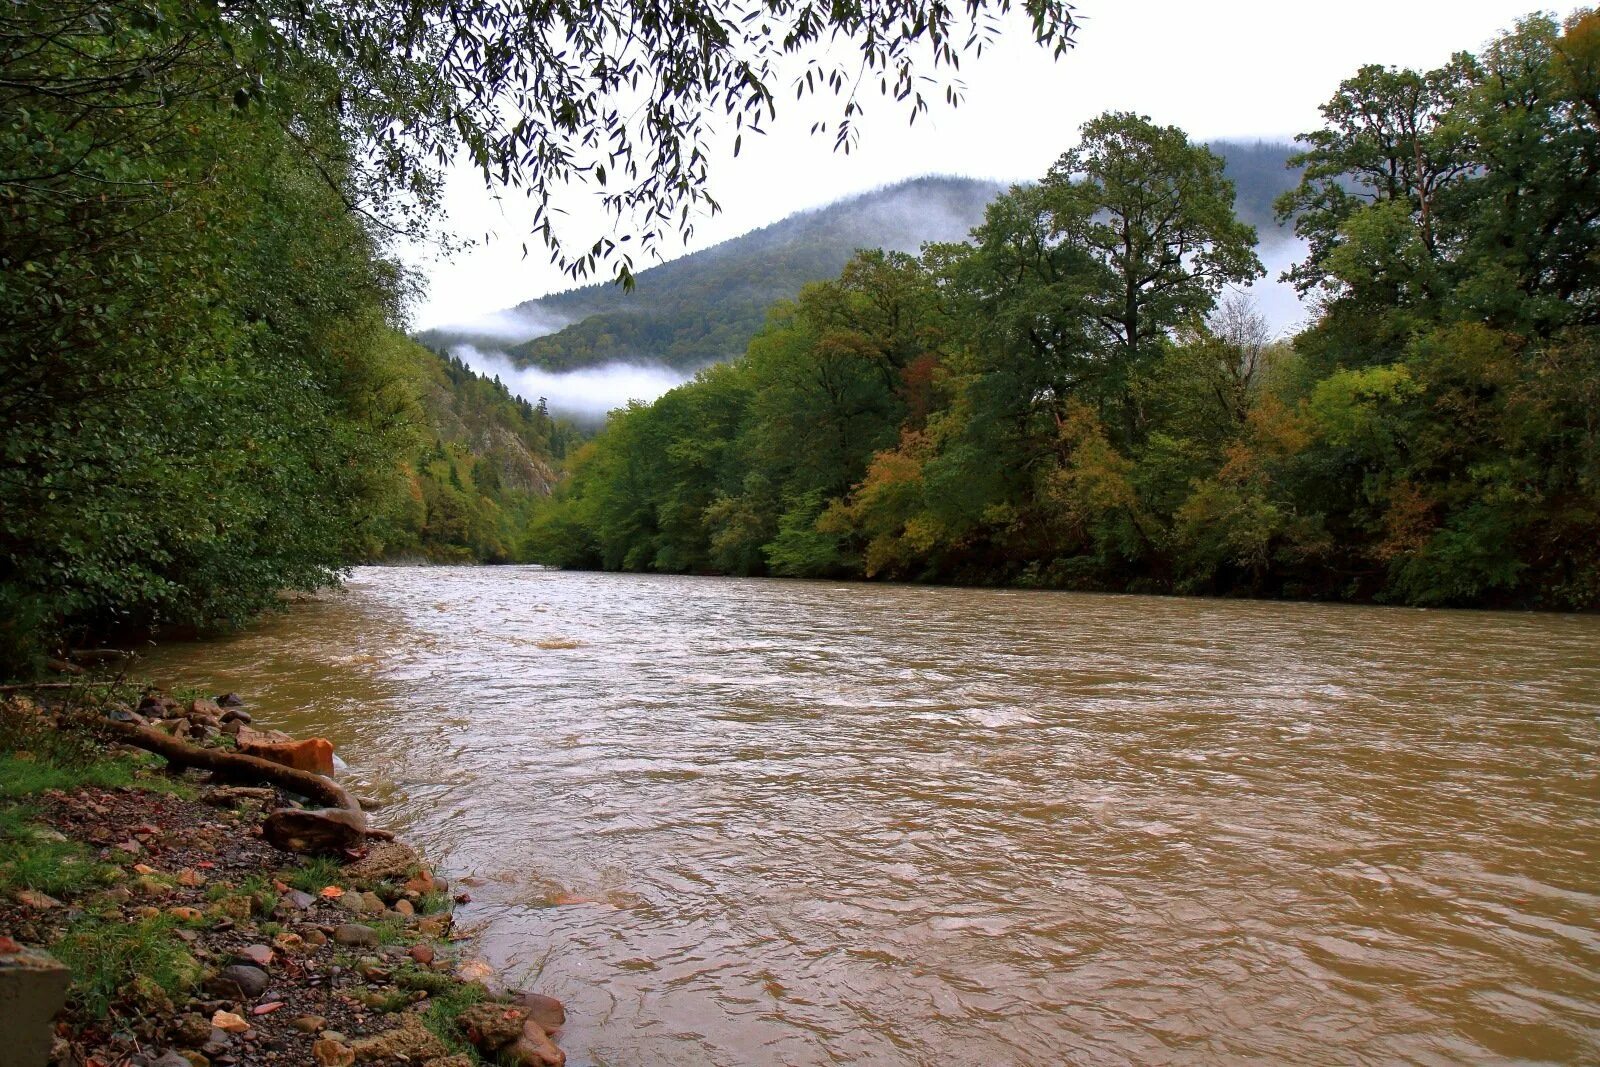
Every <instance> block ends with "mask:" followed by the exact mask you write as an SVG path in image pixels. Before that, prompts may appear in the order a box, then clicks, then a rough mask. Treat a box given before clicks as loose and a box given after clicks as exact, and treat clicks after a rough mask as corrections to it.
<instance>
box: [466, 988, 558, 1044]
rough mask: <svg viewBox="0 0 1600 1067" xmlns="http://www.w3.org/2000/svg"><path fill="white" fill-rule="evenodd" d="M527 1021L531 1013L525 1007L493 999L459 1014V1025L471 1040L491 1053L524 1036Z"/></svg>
mask: <svg viewBox="0 0 1600 1067" xmlns="http://www.w3.org/2000/svg"><path fill="white" fill-rule="evenodd" d="M527 1021H528V1013H527V1012H526V1011H524V1010H523V1009H521V1008H519V1007H517V1006H516V1005H508V1004H497V1003H494V1002H492V1001H488V1002H484V1003H479V1004H474V1005H472V1006H471V1007H470V1008H468V1009H467V1010H466V1011H463V1012H462V1013H461V1014H460V1015H459V1016H457V1017H456V1025H457V1026H459V1027H461V1031H462V1033H464V1034H466V1035H467V1040H468V1041H470V1042H472V1043H473V1044H474V1045H476V1046H477V1047H478V1048H480V1049H482V1050H483V1051H484V1052H491V1053H492V1052H495V1051H497V1050H499V1049H502V1048H505V1047H506V1046H507V1045H509V1044H511V1043H512V1042H513V1041H515V1040H517V1039H518V1038H519V1037H521V1036H522V1028H523V1025H524V1024H525V1023H526V1022H527ZM541 1033H542V1031H541Z"/></svg>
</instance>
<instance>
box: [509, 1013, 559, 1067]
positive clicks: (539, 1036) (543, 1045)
mask: <svg viewBox="0 0 1600 1067" xmlns="http://www.w3.org/2000/svg"><path fill="white" fill-rule="evenodd" d="M501 1056H502V1058H505V1059H509V1060H510V1061H511V1062H512V1063H514V1064H516V1065H517V1067H566V1063H567V1054H566V1053H565V1052H562V1051H561V1050H560V1049H558V1048H556V1046H555V1043H554V1042H552V1041H551V1040H550V1035H549V1034H546V1033H545V1032H544V1028H543V1027H541V1026H540V1025H539V1024H538V1023H536V1022H534V1021H533V1020H531V1019H530V1020H528V1022H527V1023H526V1024H524V1025H523V1027H522V1036H520V1037H518V1038H517V1039H516V1041H514V1042H512V1043H511V1045H510V1047H508V1048H507V1049H505V1050H504V1051H503V1052H502V1053H501Z"/></svg>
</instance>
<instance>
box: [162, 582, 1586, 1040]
mask: <svg viewBox="0 0 1600 1067" xmlns="http://www.w3.org/2000/svg"><path fill="white" fill-rule="evenodd" d="M145 667H146V669H147V670H148V671H149V673H150V674H152V676H154V677H156V678H157V679H159V680H161V681H164V682H166V683H168V684H174V685H178V684H193V685H198V686H202V687H204V688H206V689H207V690H208V691H218V692H220V691H223V690H227V689H238V690H240V691H241V692H242V694H243V695H244V696H245V698H246V700H247V701H248V702H249V706H250V708H251V710H252V711H254V712H255V713H257V715H258V716H259V717H260V719H261V720H262V721H264V722H265V723H266V724H268V725H271V726H278V727H282V728H284V729H288V730H290V731H291V732H295V733H298V734H312V733H315V734H322V735H325V736H327V737H330V738H332V739H333V741H334V742H335V744H336V745H337V746H338V750H339V752H340V754H341V755H342V756H343V757H344V758H345V759H346V760H347V761H348V762H349V763H350V765H351V769H350V771H349V772H348V777H349V779H350V780H352V781H353V782H354V784H355V787H356V788H357V791H358V792H359V793H361V794H362V795H365V796H369V797H373V798H375V799H377V800H379V801H381V802H382V803H383V804H384V807H383V808H382V809H381V810H379V811H378V812H377V814H376V816H375V817H376V818H377V820H378V821H379V822H381V823H382V824H384V825H387V826H390V827H392V828H395V829H399V830H402V831H404V832H405V833H406V834H407V835H408V836H409V837H410V839H412V840H413V841H415V842H416V843H418V844H420V845H421V846H423V847H424V848H425V849H426V850H427V851H428V853H429V854H430V856H431V857H432V858H433V859H435V860H436V861H437V864H438V866H439V867H440V868H441V870H442V871H443V872H444V873H445V874H447V875H448V876H451V877H453V878H456V879H458V880H459V879H461V878H463V877H464V876H465V877H468V878H470V879H473V880H475V881H480V882H481V884H477V885H476V886H475V887H474V888H473V889H472V890H471V892H472V894H473V897H474V899H473V901H472V903H470V904H468V905H466V906H464V907H462V908H460V909H459V910H458V913H457V916H458V920H459V921H460V922H462V923H464V924H465V925H467V926H469V927H470V928H472V929H474V930H475V931H477V932H478V934H479V939H480V940H479V947H480V951H481V953H482V955H483V956H484V957H485V958H487V959H488V960H489V961H490V962H492V963H494V964H496V965H497V966H500V967H501V968H503V969H504V970H505V971H506V973H507V974H508V976H509V977H510V978H511V979H513V980H515V981H517V982H520V983H521V984H523V985H524V986H525V987H527V988H535V989H538V990H540V991H542V992H546V993H549V994H552V995H554V996H557V997H560V998H561V999H562V1000H563V1001H565V1002H566V1004H567V1008H568V1013H569V1020H570V1021H569V1023H568V1025H567V1027H566V1028H565V1029H564V1030H563V1032H562V1033H561V1035H560V1041H561V1044H562V1046H563V1047H564V1048H565V1049H566V1051H567V1053H568V1056H569V1062H570V1063H572V1064H573V1065H574V1067H581V1065H607V1067H631V1065H658V1064H680V1065H684V1067H691V1065H692V1067H703V1065H729V1067H735V1065H737V1067H744V1065H754V1064H763V1065H764V1064H774V1065H778V1064H781V1065H793V1067H802V1065H812V1064H839V1063H850V1064H983V1065H996V1064H1039V1065H1055V1064H1067V1063H1085V1064H1101V1063H1119V1062H1137V1063H1146V1064H1153V1063H1196V1062H1199V1063H1224V1062H1226V1063H1233V1062H1240V1061H1254V1062H1284V1061H1297V1062H1308V1063H1309V1062H1316V1063H1392V1062H1397V1061H1402V1062H1415V1063H1463V1062H1504V1061H1535V1062H1552V1063H1576V1062H1588V1063H1594V1062H1597V1061H1600V618H1596V617H1577V616H1558V615H1518V614H1498V613H1470V612H1429V611H1413V610H1404V609H1385V608H1368V607H1348V606H1327V605H1308V604H1287V603H1266V602H1238V601H1211V600H1184V599H1159V598H1147V597H1128V596H1093V595H1079V594H1069V593H1045V592H1021V591H995V590H972V589H937V588H920V587H904V586H886V585H838V584H831V583H815V582H780V581H762V580H748V581H746V580H732V579H713V578H681V577H657V576H618V575H598V574H579V573H565V572H555V571H545V570H540V569H538V568H465V567H463V568H443V567H440V568H399V567H396V568H363V569H359V570H357V571H356V572H355V574H354V575H353V577H352V579H351V580H350V582H349V583H348V584H347V586H346V587H345V588H344V589H343V590H342V591H341V592H338V593H334V594H329V595H325V596H320V597H317V598H313V599H311V600H309V601H307V602H305V603H303V604H301V605H299V606H297V607H296V608H294V609H293V610H291V611H289V612H287V613H285V614H283V615H281V616H279V617H277V618H274V619H272V620H269V621H268V622H267V623H265V624H264V625H261V626H259V627H257V628H255V629H252V630H250V631H248V632H246V633H243V634H240V635H236V636H233V637H230V638H226V639H222V640H216V641H211V642H203V643H196V644H173V645H167V646H163V647H160V648H157V649H155V650H154V651H153V652H152V653H151V654H150V655H149V657H148V659H147V662H146V664H145Z"/></svg>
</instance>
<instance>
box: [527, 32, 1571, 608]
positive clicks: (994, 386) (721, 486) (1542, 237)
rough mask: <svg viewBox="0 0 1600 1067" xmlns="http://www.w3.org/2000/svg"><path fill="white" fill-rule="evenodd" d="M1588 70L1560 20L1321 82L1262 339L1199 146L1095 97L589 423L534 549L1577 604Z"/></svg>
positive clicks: (671, 564) (1210, 165)
mask: <svg viewBox="0 0 1600 1067" xmlns="http://www.w3.org/2000/svg"><path fill="white" fill-rule="evenodd" d="M1597 79H1600V19H1597V17H1596V16H1595V15H1593V14H1588V13H1579V14H1578V15H1576V16H1574V17H1573V18H1572V19H1571V20H1569V21H1568V23H1567V24H1566V25H1565V27H1564V28H1563V27H1561V26H1558V25H1556V24H1555V23H1554V22H1553V21H1552V20H1550V19H1548V18H1545V17H1543V16H1537V17H1533V18H1530V19H1528V20H1525V21H1524V22H1523V23H1521V24H1519V25H1518V27H1517V28H1516V29H1515V30H1513V31H1512V32H1511V33H1509V34H1507V35H1505V36H1504V37H1503V38H1501V39H1499V40H1497V41H1495V42H1493V43H1492V44H1491V45H1490V46H1489V48H1488V49H1487V50H1486V53H1485V55H1484V56H1483V57H1482V58H1478V57H1473V56H1468V55H1458V56H1457V57H1455V58H1454V59H1453V60H1452V61H1451V63H1450V64H1449V65H1447V66H1446V67H1445V68H1442V69H1441V70H1438V71H1433V72H1429V73H1426V74H1419V73H1415V72H1409V71H1395V70H1389V69H1385V68H1379V67H1367V68H1363V69H1362V70H1361V71H1360V72H1358V74H1357V75H1356V76H1355V77H1354V78H1352V79H1350V80H1349V81H1347V82H1345V83H1344V84H1343V85H1342V86H1341V87H1340V90H1339V93H1338V94H1337V95H1336V96H1335V98H1334V99H1333V100H1332V101H1330V103H1329V104H1328V105H1327V106H1326V107H1325V108H1324V115H1325V117H1326V119H1327V125H1326V127H1325V128H1324V129H1322V130H1319V131H1317V132H1315V133H1313V134H1310V135H1307V136H1306V137H1305V138H1303V139H1302V140H1303V142H1304V144H1305V145H1306V151H1305V152H1304V153H1303V154H1302V155H1301V156H1300V157H1299V158H1298V159H1297V160H1296V161H1295V162H1296V164H1297V165H1298V166H1300V167H1301V168H1302V169H1301V172H1300V176H1299V183H1298V185H1295V186H1294V187H1293V188H1292V189H1291V190H1290V191H1289V192H1288V193H1287V194H1286V195H1285V196H1284V197H1283V199H1282V201H1281V205H1282V207H1283V210H1284V211H1285V212H1286V213H1287V214H1289V215H1292V216H1293V218H1294V221H1295V224H1296V226H1297V228H1298V229H1299V231H1300V233H1301V234H1302V236H1304V237H1306V238H1307V239H1308V241H1309V244H1310V253H1309V256H1308V258H1307V260H1306V262H1305V263H1304V264H1302V265H1301V266H1300V267H1299V268H1297V270H1296V271H1295V277H1296V278H1297V280H1298V281H1299V283H1300V284H1301V285H1302V286H1303V287H1305V288H1306V289H1308V290H1311V289H1314V290H1316V291H1317V292H1318V295H1319V297H1320V307H1321V315H1320V317H1319V318H1318V319H1317V320H1316V321H1315V322H1314V323H1313V324H1312V325H1311V326H1310V327H1309V328H1308V329H1307V330H1306V331H1305V332H1303V333H1302V334H1301V335H1300V336H1298V337H1296V338H1295V339H1294V340H1293V342H1292V343H1286V342H1280V341H1274V340H1273V339H1272V338H1271V336H1270V335H1269V333H1268V331H1267V329H1266V327H1265V324H1264V323H1263V322H1262V321H1261V320H1260V318H1259V316H1257V315H1255V314H1254V312H1253V311H1252V310H1251V309H1250V307H1249V306H1248V304H1247V303H1245V302H1243V301H1241V300H1239V299H1236V298H1228V299H1221V298H1222V296H1223V293H1224V290H1225V288H1226V287H1227V286H1229V285H1234V284H1237V283H1240V282H1243V281H1247V280H1249V279H1250V278H1252V277H1255V276H1257V275H1258V274H1259V272H1260V266H1259V263H1258V262H1257V261H1256V258H1255V255H1254V253H1253V251H1252V246H1253V242H1254V234H1253V233H1252V231H1251V228H1250V227H1249V226H1247V225H1245V224H1243V223H1241V222H1239V221H1238V219H1237V218H1236V216H1235V208H1236V205H1237V203H1238V200H1237V198H1236V197H1235V195H1234V190H1233V189H1232V187H1231V185H1230V184H1229V182H1228V181H1227V180H1226V178H1225V176H1224V170H1223V165H1222V161H1221V160H1220V159H1219V158H1218V157H1217V156H1216V155H1215V154H1213V153H1211V152H1210V151H1208V150H1207V149H1205V148H1203V147H1200V146H1196V145H1193V144H1190V143H1189V142H1188V140H1187V138H1186V137H1185V136H1184V135H1183V134H1182V132H1181V131H1178V130H1175V129H1172V128H1170V127H1160V126H1157V125H1155V124H1153V123H1151V122H1149V121H1148V120H1146V119H1144V118H1141V117H1139V116H1133V115H1127V114H1108V115H1105V116H1102V117H1100V118H1098V119H1095V120H1093V121H1092V122H1090V123H1089V124H1087V125H1086V126H1085V127H1084V131H1083V139H1082V141H1081V143H1080V144H1079V145H1078V147H1076V148H1074V149H1073V150H1072V151H1071V152H1069V153H1067V154H1066V155H1064V156H1063V157H1062V159H1061V160H1060V161H1059V162H1058V163H1057V165H1056V166H1055V167H1054V168H1053V169H1052V171H1051V173H1050V174H1049V175H1048V176H1047V177H1046V178H1045V179H1044V180H1043V181H1042V182H1040V183H1038V184H1036V185H1031V186H1020V187H1017V188H1015V189H1013V190H1011V191H1010V192H1009V193H1008V194H1006V195H1005V196H1002V197H1000V198H998V199H997V200H996V201H995V202H994V203H992V204H991V205H990V206H989V208H988V210H987V212H986V215H985V218H984V221H983V223H982V224H981V225H980V226H979V227H977V228H976V229H975V230H974V231H973V234H972V239H971V240H970V241H969V242H966V243H963V244H950V245H931V246H928V247H926V248H925V249H924V250H923V254H922V255H921V256H920V257H919V258H916V259H913V258H911V257H908V256H903V255H896V254H885V253H863V254H860V255H858V256H857V257H856V258H855V259H853V260H852V261H851V262H850V263H849V264H848V265H847V266H846V267H845V269H844V271H843V272H842V274H841V275H840V277H839V278H838V279H837V280H836V281H833V282H828V283H823V284H816V285H811V286H807V287H806V288H804V289H802V290H801V292H800V294H799V296H798V298H797V299H796V300H794V301H793V302H792V303H780V304H779V305H777V306H776V307H775V308H774V309H773V310H772V311H771V312H770V313H769V317H768V321H767V325H766V326H765V327H764V328H763V330H762V332H761V333H760V334H759V335H757V336H756V337H755V338H754V339H753V340H752V341H751V343H750V345H749V348H748V350H747V352H746V354H745V356H744V357H743V358H742V359H741V360H739V361H737V362H736V363H735V364H733V365H731V366H729V367H726V368H721V369H719V370H718V371H717V372H715V373H702V374H701V375H700V376H699V377H698V378H697V379H696V380H695V381H694V382H692V383H690V384H689V385H687V386H684V387H683V388H681V389H679V390H675V391H674V392H673V393H670V394H668V396H667V397H665V398H663V399H662V400H661V401H660V402H658V403H657V404H655V405H653V406H648V407H646V406H640V405H636V406H634V407H633V408H630V409H629V410H628V411H626V412H623V413H619V414H618V415H617V416H615V417H614V418H613V419H612V421H611V423H609V424H608V426H607V428H606V430H605V432H604V433H602V434H601V435H600V436H599V437H598V438H597V439H596V440H595V441H593V442H592V443H591V444H589V445H588V446H586V447H585V449H584V450H583V452H582V453H581V455H580V456H579V459H578V462H576V463H575V464H574V465H573V468H572V472H571V476H570V478H569V480H568V481H567V482H566V483H565V484H563V485H561V486H560V487H558V489H557V492H556V496H555V499H554V501H553V502H552V505H551V506H550V508H549V509H548V510H546V511H543V512H541V514H540V515H539V516H537V517H536V519H535V524H534V530H535V535H536V536H534V537H531V538H530V540H529V546H530V552H532V553H533V554H534V556H535V558H540V559H544V560H547V561H550V562H558V563H561V564H563V565H580V566H596V565H597V566H603V567H607V568H619V569H634V570H704V569H711V570H717V571H722V572H727V573H771V574H780V575H792V576H799V577H807V576H816V577H821V576H841V575H842V576H848V575H865V576H868V577H884V578H902V579H914V580H939V581H955V582H1014V583H1019V584H1027V585H1048V586H1066V587H1076V588H1103V589H1125V590H1133V591H1148V592H1164V591H1172V592H1187V593H1221V594H1227V593H1233V594H1248V595H1282V596H1301V597H1327V598H1352V599H1373V600H1380V601H1398V602H1405V603H1413V604H1438V605H1515V606H1531V607H1549V608H1579V609H1592V608H1595V607H1600V420H1597V418H1596V415H1595V412H1596V411H1600V334H1597V329H1600V321H1597V318H1596V316H1597V315H1600V311H1597V308H1600V293H1597V286H1596V282H1597V281H1600V277H1597V276H1596V275H1595V273H1594V265H1595V264H1596V263H1600V237H1597V235H1596V230H1595V227H1594V225H1593V222H1594V221H1595V218H1596V213H1597V209H1596V208H1595V205H1596V204H1600V195H1596V194H1597V193H1600V190H1595V189H1592V188H1591V185H1592V183H1593V182H1594V181H1595V180H1596V175H1600V166H1596V165H1595V161H1596V160H1600V126H1597V125H1596V124H1595V122H1594V113H1593V108H1592V100H1593V88H1594V86H1595V85H1597V84H1600V81H1597ZM1257 184H1258V186H1259V185H1260V184H1264V183H1261V182H1259V180H1258V183H1257ZM1281 184H1282V183H1280V187H1281ZM1219 300H1220V304H1219Z"/></svg>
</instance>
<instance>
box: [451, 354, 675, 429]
mask: <svg viewBox="0 0 1600 1067" xmlns="http://www.w3.org/2000/svg"><path fill="white" fill-rule="evenodd" d="M451 352H452V353H453V354H454V355H456V356H457V357H459V358H460V359H461V361H462V362H464V363H465V364H466V365H467V366H469V367H471V368H472V369H473V370H475V371H477V372H478V373H479V374H482V375H484V376H485V377H490V378H494V377H498V378H499V379H500V381H502V382H503V383H505V386H506V388H507V389H510V390H511V391H512V392H513V393H515V394H516V395H517V396H520V397H522V398H523V399H524V400H527V401H529V402H531V403H535V404H537V403H538V402H539V399H540V398H541V397H542V398H544V401H545V403H546V404H548V405H549V407H550V410H551V412H553V413H554V414H557V415H565V416H567V417H569V418H573V419H578V420H581V421H585V422H593V421H597V420H599V419H602V418H604V417H605V414H606V412H608V411H611V410H613V409H614V408H620V407H624V406H626V405H627V403H628V401H630V400H641V401H645V402H647V403H648V402H649V401H652V400H655V399H656V398H657V397H659V396H660V395H661V394H662V393H665V392H666V391H667V390H668V389H672V388H675V387H676V386H679V385H682V384H683V383H684V382H686V381H688V380H689V378H690V375H688V374H685V373H684V372H682V371H676V370H672V369H671V368H669V367H663V366H660V365H659V364H647V363H606V364H602V365H601V366H598V367H582V368H579V369H578V370H570V371H548V370H542V369H540V368H538V367H516V366H513V365H512V363H511V361H510V360H509V359H507V358H506V356H505V353H503V352H495V351H487V352H486V351H484V350H482V349H479V348H475V347H474V346H472V345H456V346H455V347H454V348H452V349H451Z"/></svg>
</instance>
